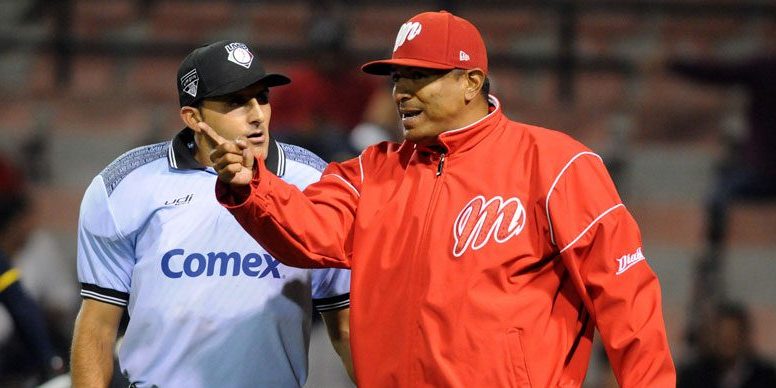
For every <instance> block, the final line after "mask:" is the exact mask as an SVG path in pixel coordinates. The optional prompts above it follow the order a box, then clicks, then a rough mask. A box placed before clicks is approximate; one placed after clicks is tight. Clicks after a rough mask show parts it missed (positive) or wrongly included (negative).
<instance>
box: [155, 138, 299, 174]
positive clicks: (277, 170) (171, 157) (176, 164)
mask: <svg viewBox="0 0 776 388" xmlns="http://www.w3.org/2000/svg"><path fill="white" fill-rule="evenodd" d="M196 151H197V143H196V142H194V131H192V130H191V128H184V129H183V130H182V131H180V132H178V134H177V135H175V137H174V138H173V139H172V144H171V145H170V149H169V151H168V152H167V162H168V163H169V164H170V168H172V169H175V170H204V169H205V168H206V167H205V166H203V165H202V163H200V162H199V161H197V159H195V158H194V155H195V154H196ZM285 162H286V154H285V152H283V149H282V148H281V147H280V144H278V142H276V141H275V139H273V138H271V137H270V139H269V151H268V152H267V158H266V159H265V160H264V164H265V165H266V166H267V169H268V170H270V171H271V172H272V173H273V174H275V175H277V176H283V173H285V165H286V163H285Z"/></svg>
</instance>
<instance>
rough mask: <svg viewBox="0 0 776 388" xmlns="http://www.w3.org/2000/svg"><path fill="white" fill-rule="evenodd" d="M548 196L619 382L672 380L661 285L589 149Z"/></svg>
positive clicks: (567, 259)
mask: <svg viewBox="0 0 776 388" xmlns="http://www.w3.org/2000/svg"><path fill="white" fill-rule="evenodd" d="M549 198H550V199H549V200H548V204H549V209H550V211H549V212H548V214H549V216H550V218H549V221H550V223H551V230H552V233H553V239H554V243H555V244H556V246H557V249H558V250H559V252H560V256H561V260H562V261H563V264H564V265H565V267H566V268H567V269H568V272H569V274H570V276H571V278H572V280H573V281H574V283H575V284H576V285H577V290H578V292H579V294H580V296H581V297H582V299H583V301H584V302H585V306H586V307H587V309H588V310H589V312H590V313H591V315H592V316H593V318H594V320H595V323H596V326H597V328H598V331H599V332H600V334H601V339H602V342H603V344H604V347H605V348H606V352H607V355H608V356H609V360H610V362H611V365H612V369H613V370H614V374H615V376H616V377H617V381H618V382H619V384H620V386H623V387H650V388H651V387H674V386H675V384H676V371H675V368H674V364H673V361H672V359H671V352H670V349H669V346H668V340H667V336H666V331H665V324H664V322H663V313H662V302H661V295H660V285H659V283H658V280H657V277H656V276H655V274H654V272H653V271H652V269H651V268H650V267H649V265H648V264H647V262H646V257H645V256H644V252H643V248H642V241H641V235H640V232H639V228H638V225H637V224H636V221H635V220H634V219H633V217H632V216H631V214H630V213H629V212H628V210H627V209H626V208H625V206H624V204H622V202H621V200H620V198H619V196H618V195H617V192H616V190H615V188H614V184H613V183H612V182H611V179H610V178H609V175H608V173H607V172H606V169H605V168H604V166H603V163H602V161H601V160H600V158H598V156H597V155H594V154H592V153H586V154H584V155H582V156H580V157H578V158H577V159H576V160H574V161H573V163H571V164H570V166H569V168H568V169H567V170H566V171H565V172H564V173H563V175H562V176H561V177H560V179H558V182H557V186H556V187H555V189H554V190H553V192H552V193H550V195H549Z"/></svg>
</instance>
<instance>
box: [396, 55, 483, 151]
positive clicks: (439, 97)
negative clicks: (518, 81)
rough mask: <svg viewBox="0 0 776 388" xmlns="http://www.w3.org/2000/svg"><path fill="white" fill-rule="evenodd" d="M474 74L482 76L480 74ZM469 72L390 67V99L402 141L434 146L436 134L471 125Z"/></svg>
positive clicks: (472, 95) (470, 78)
mask: <svg viewBox="0 0 776 388" xmlns="http://www.w3.org/2000/svg"><path fill="white" fill-rule="evenodd" d="M474 71H475V72H479V74H482V71H480V70H474ZM471 72H472V71H471V70H461V69H453V70H437V69H426V68H420V67H408V66H395V67H394V69H393V71H391V80H392V81H393V97H394V100H395V102H396V106H397V108H398V110H399V116H400V117H401V123H402V126H403V127H404V137H405V139H406V140H408V141H411V142H414V143H417V144H423V145H428V144H431V143H434V142H435V140H436V137H437V136H438V135H439V134H440V133H442V132H445V131H449V130H452V129H457V128H461V127H464V126H466V125H468V124H470V123H472V122H473V121H474V120H472V118H471V117H472V113H471V109H470V106H469V102H471V100H472V98H473V97H475V96H476V95H477V93H476V91H475V93H472V92H471V91H472V87H473V85H472V76H471V74H470V73H471ZM472 74H473V73H472ZM477 77H479V76H477ZM476 86H477V85H474V88H475V89H476ZM477 90H479V89H477Z"/></svg>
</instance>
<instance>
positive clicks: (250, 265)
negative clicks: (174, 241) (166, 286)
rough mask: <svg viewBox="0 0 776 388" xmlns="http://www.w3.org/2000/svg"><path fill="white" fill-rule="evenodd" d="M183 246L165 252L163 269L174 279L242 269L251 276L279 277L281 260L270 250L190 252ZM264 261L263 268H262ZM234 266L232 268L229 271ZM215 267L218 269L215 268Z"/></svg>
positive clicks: (229, 274)
mask: <svg viewBox="0 0 776 388" xmlns="http://www.w3.org/2000/svg"><path fill="white" fill-rule="evenodd" d="M185 253H186V252H185V251H184V250H183V249H181V248H176V249H172V250H170V251H168V252H167V253H165V254H164V255H163V256H162V261H161V266H162V273H164V275H165V276H167V277H168V278H171V279H178V278H180V277H183V276H184V275H186V277H192V278H196V277H199V276H203V275H204V276H207V277H210V276H238V275H240V274H241V273H242V274H245V275H246V276H249V277H256V278H263V277H266V276H269V275H271V276H272V278H275V279H279V278H280V272H279V271H278V265H279V264H280V262H279V261H277V260H275V259H274V258H273V257H272V256H270V255H268V254H266V253H265V254H262V255H259V254H258V253H253V252H251V253H248V254H247V255H245V256H241V255H240V254H239V253H237V252H229V253H227V252H209V253H206V254H203V253H198V252H194V253H190V254H188V255H187V256H185V257H184V254H185ZM262 263H263V265H264V268H262ZM230 267H231V271H230ZM216 268H218V271H217V272H216Z"/></svg>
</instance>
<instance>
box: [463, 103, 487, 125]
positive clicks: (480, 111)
mask: <svg viewBox="0 0 776 388" xmlns="http://www.w3.org/2000/svg"><path fill="white" fill-rule="evenodd" d="M488 113H490V112H489V106H488V101H487V100H486V99H484V98H476V99H474V100H472V101H471V102H469V104H467V106H466V107H465V108H464V110H463V112H461V117H460V118H459V120H458V124H460V125H457V126H456V127H455V128H463V127H466V126H469V125H471V124H473V123H475V122H477V121H479V120H482V118H483V117H485V116H487V115H488Z"/></svg>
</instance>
